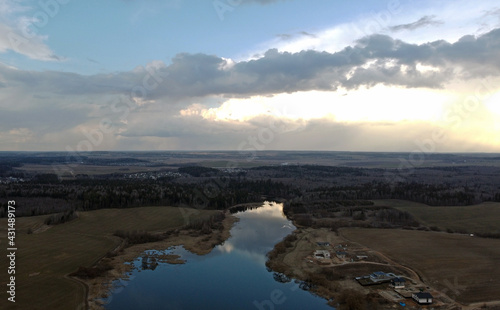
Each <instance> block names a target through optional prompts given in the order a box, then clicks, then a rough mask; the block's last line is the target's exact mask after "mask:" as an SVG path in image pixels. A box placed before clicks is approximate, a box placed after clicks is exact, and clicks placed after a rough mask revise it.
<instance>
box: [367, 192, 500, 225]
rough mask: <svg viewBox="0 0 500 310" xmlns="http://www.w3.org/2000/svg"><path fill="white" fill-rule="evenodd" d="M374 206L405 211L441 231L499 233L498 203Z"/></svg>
mask: <svg viewBox="0 0 500 310" xmlns="http://www.w3.org/2000/svg"><path fill="white" fill-rule="evenodd" d="M374 202H375V205H376V206H389V207H394V208H396V209H399V210H401V211H407V212H408V213H410V214H411V215H413V216H414V217H415V218H416V219H417V220H418V221H419V222H421V223H422V224H424V225H426V226H429V227H430V226H437V227H439V228H441V229H442V230H446V229H452V230H454V231H464V232H469V233H473V232H480V233H500V203H498V202H484V203H481V204H478V205H473V206H443V207H433V206H428V205H426V204H423V203H418V202H412V201H406V200H392V199H388V200H374Z"/></svg>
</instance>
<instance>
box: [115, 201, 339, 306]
mask: <svg viewBox="0 0 500 310" xmlns="http://www.w3.org/2000/svg"><path fill="white" fill-rule="evenodd" d="M282 208H283V206H282V205H281V204H275V203H264V205H263V206H262V207H260V208H256V209H252V210H247V211H244V212H238V213H236V216H237V217H239V218H240V221H239V222H238V223H236V224H235V225H234V227H233V228H232V230H231V237H230V238H229V239H228V240H227V241H226V242H225V243H224V244H223V245H220V246H217V247H216V248H215V249H214V250H213V251H212V252H211V253H210V254H207V255H203V256H198V255H195V254H192V253H190V252H188V251H186V250H184V248H182V247H174V248H171V249H169V250H167V251H166V252H167V253H173V254H178V255H181V256H182V259H184V260H186V261H187V262H186V263H185V264H182V265H171V264H166V263H160V264H159V265H158V266H157V267H156V268H155V269H154V270H148V269H146V270H144V269H143V270H141V269H142V267H141V266H142V258H141V257H139V258H138V259H137V260H136V261H135V262H134V265H135V266H136V267H137V270H135V271H133V272H132V274H131V276H130V280H128V281H123V280H121V281H117V282H116V286H117V288H116V289H115V291H114V292H113V294H112V295H111V297H109V298H108V299H107V302H108V304H107V305H106V309H109V310H123V309H147V310H153V309H179V310H180V309H182V310H201V309H217V310H222V309H228V310H229V309H230V310H240V309H252V310H256V309H258V310H273V309H276V310H278V309H329V310H331V309H333V308H331V307H329V306H327V305H326V300H325V299H323V298H320V297H317V296H314V295H312V294H311V293H309V292H307V291H304V290H302V289H300V288H299V284H298V283H295V281H290V282H288V283H282V282H278V281H276V280H275V277H273V275H274V276H275V274H274V273H273V272H269V271H268V270H267V269H266V266H265V262H266V253H267V252H269V251H270V250H271V249H272V248H273V247H274V245H275V244H276V243H278V242H279V241H281V240H282V239H283V238H284V237H285V236H286V235H288V234H289V233H290V232H291V231H293V230H294V229H295V227H294V226H293V225H292V224H291V222H290V221H288V220H287V219H286V218H285V217H284V215H283V212H282Z"/></svg>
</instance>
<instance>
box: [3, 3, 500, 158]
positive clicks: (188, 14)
mask: <svg viewBox="0 0 500 310" xmlns="http://www.w3.org/2000/svg"><path fill="white" fill-rule="evenodd" d="M102 150H111V151H113V150H237V151H241V152H253V151H260V150H321V151H327V150H329V151H388V152H424V153H431V152H500V4H498V1H493V0H491V1H490V0H481V1H473V2H471V1H462V0H456V1H444V0H433V1H426V0H423V1H416V0H383V1H378V0H370V1H363V2H361V1H351V2H348V1H340V0H309V1H300V0H161V1H160V0H142V1H139V0H107V1H105V2H103V1H97V0H86V1H82V0H41V1H38V0H37V1H23V0H11V1H7V0H0V151H68V152H85V151H102Z"/></svg>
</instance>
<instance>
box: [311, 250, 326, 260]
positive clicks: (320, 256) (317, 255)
mask: <svg viewBox="0 0 500 310" xmlns="http://www.w3.org/2000/svg"><path fill="white" fill-rule="evenodd" d="M314 258H316V259H328V258H330V252H328V251H327V250H316V251H314Z"/></svg>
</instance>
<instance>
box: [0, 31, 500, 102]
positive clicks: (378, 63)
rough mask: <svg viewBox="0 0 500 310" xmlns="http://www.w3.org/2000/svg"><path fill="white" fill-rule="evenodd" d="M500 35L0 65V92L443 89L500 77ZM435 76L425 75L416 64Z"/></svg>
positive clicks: (172, 96) (175, 94)
mask: <svg viewBox="0 0 500 310" xmlns="http://www.w3.org/2000/svg"><path fill="white" fill-rule="evenodd" d="M498 55H500V29H495V30H493V31H491V32H489V33H486V34H484V35H482V36H479V37H475V36H471V35H468V36H464V37H462V38H461V39H460V40H458V41H457V42H455V43H449V42H446V41H443V40H439V41H434V42H430V43H425V44H410V43H406V42H403V41H401V40H396V39H393V38H391V37H390V36H387V35H379V34H378V35H371V36H368V37H365V38H362V39H360V40H358V41H357V42H356V44H355V45H354V46H349V47H346V48H344V49H343V50H341V51H339V52H335V53H328V52H319V51H313V50H308V51H301V52H297V53H289V52H279V51H278V50H276V49H271V50H268V51H267V52H266V53H265V54H264V55H263V57H261V58H259V59H255V60H249V61H241V62H238V63H231V62H229V61H228V60H226V59H224V58H221V57H218V56H215V55H206V54H187V53H184V54H178V55H177V56H175V57H174V58H173V59H172V61H171V64H169V65H168V66H167V65H165V64H163V63H156V64H153V65H149V66H148V67H146V68H142V67H141V68H137V69H136V70H133V71H130V72H122V73H115V74H99V75H92V76H83V75H78V74H74V73H65V72H55V71H44V72H35V71H22V70H16V69H12V68H8V67H2V66H0V81H2V83H3V84H5V85H4V86H3V89H7V90H9V89H10V90H12V89H17V90H19V91H20V92H21V91H22V92H28V93H30V92H36V93H50V94H53V95H59V96H68V95H94V94H95V95H99V94H121V95H123V94H124V95H130V94H133V95H134V96H136V97H143V96H145V97H147V98H143V99H165V100H170V101H179V100H182V99H183V98H192V97H206V96H212V95H223V96H227V97H249V96H252V95H267V94H269V95H271V94H275V93H283V92H288V93H291V92H296V91H308V90H336V89H337V88H338V87H345V88H347V89H355V88H357V87H360V86H373V85H376V84H385V85H400V86H404V87H427V88H435V87H441V86H442V85H443V84H445V83H447V82H449V81H452V80H455V79H470V78H476V77H485V76H496V75H498V74H500V62H499V61H498ZM418 64H422V65H427V66H433V67H435V68H437V69H439V70H438V71H426V72H422V71H419V70H417V65H418Z"/></svg>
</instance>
